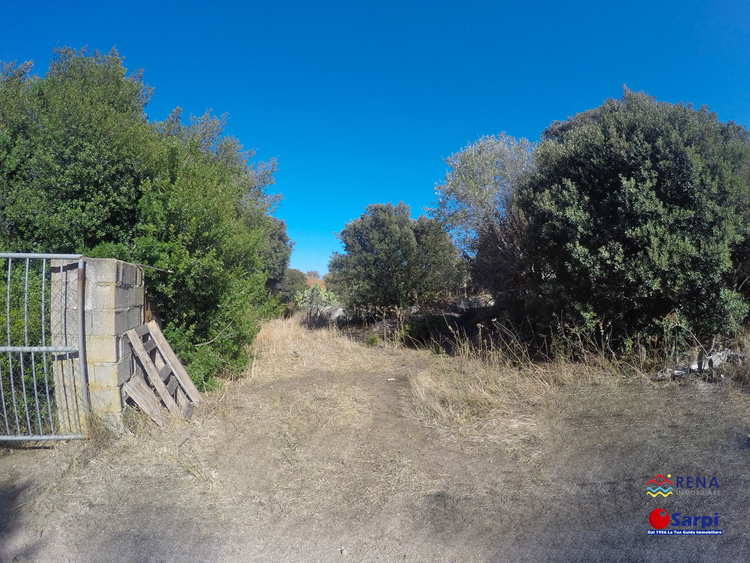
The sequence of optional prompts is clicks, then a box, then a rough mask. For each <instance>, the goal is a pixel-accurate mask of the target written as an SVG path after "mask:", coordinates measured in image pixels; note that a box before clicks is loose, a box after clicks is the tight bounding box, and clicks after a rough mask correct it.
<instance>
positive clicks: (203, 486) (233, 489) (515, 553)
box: [0, 323, 750, 563]
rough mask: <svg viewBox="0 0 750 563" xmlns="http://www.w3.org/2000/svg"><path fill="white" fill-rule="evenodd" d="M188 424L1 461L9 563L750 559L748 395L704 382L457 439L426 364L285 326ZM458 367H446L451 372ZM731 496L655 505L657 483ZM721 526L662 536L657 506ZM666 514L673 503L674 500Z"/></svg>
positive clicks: (606, 399) (646, 391)
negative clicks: (705, 481) (436, 402)
mask: <svg viewBox="0 0 750 563" xmlns="http://www.w3.org/2000/svg"><path fill="white" fill-rule="evenodd" d="M258 346H259V348H260V351H261V355H260V357H259V359H258V361H257V362H256V363H255V364H254V366H253V368H252V370H249V373H248V376H247V377H246V378H244V379H241V380H238V381H234V382H229V383H228V384H227V386H226V388H225V389H224V390H222V391H220V392H215V393H211V394H209V395H207V401H206V405H205V406H203V407H202V408H200V409H199V410H198V411H197V412H196V415H195V417H194V419H193V421H191V422H190V423H180V422H175V423H174V424H173V425H172V426H171V427H170V428H168V429H166V430H159V429H156V428H154V427H152V426H151V424H150V423H149V422H148V421H147V420H144V419H143V418H142V417H131V419H130V420H129V427H130V428H131V430H132V433H131V434H130V435H125V436H122V437H120V438H117V439H104V438H102V437H99V438H97V439H95V440H91V441H89V442H86V443H71V444H65V445H60V446H58V447H57V448H55V449H53V450H48V449H36V450H18V449H13V450H4V451H2V453H0V562H45V563H46V562H71V563H72V562H75V563H86V562H133V563H135V562H177V561H184V562H203V561H216V562H227V563H235V562H237V563H239V562H247V561H269V562H287V561H300V562H303V561H304V562H308V561H310V562H312V561H322V562H329V561H335V562H346V561H389V562H390V561H409V562H439V561H460V562H464V561H498V562H504V561H514V562H515V561H529V562H532V561H533V562H537V561H571V562H586V561H659V562H663V561H679V562H689V561H727V562H729V561H742V560H745V558H746V555H747V553H750V515H748V512H747V509H746V507H747V501H748V500H750V498H749V497H750V475H748V470H747V468H748V467H750V463H748V462H750V437H748V434H749V433H750V417H748V402H747V400H746V398H745V396H744V395H743V394H742V393H740V392H738V391H736V390H732V389H730V388H729V387H728V386H722V385H709V384H705V383H702V382H694V383H691V384H687V385H682V386H677V385H672V386H668V387H660V388H655V387H654V386H652V385H649V384H647V383H644V382H637V381H636V382H632V381H630V382H623V383H622V384H617V385H591V384H586V385H562V386H559V387H554V388H550V389H549V391H548V392H546V393H545V394H544V395H543V396H540V397H537V400H535V401H531V402H525V403H524V402H523V401H522V403H523V404H524V406H523V407H522V408H519V409H517V410H514V411H513V412H506V413H501V412H498V413H496V414H495V415H493V417H491V418H490V419H487V418H485V419H482V420H476V421H475V422H474V423H471V424H468V425H462V426H452V425H451V424H447V423H441V422H440V421H439V420H434V419H431V418H429V417H426V416H425V414H424V413H423V412H422V411H420V409H419V408H418V398H415V393H414V391H413V386H412V385H411V381H412V378H413V377H414V376H415V375H416V374H419V373H422V372H425V371H426V370H432V369H435V361H436V360H435V357H434V356H433V355H431V354H430V353H428V352H421V351H414V350H404V349H398V348H392V347H378V348H368V347H365V346H363V345H362V344H359V343H356V342H353V341H351V340H349V339H347V338H346V336H345V335H336V334H331V333H329V332H327V331H317V332H308V331H302V330H297V329H296V328H294V327H291V326H290V325H289V324H288V323H287V325H283V324H278V325H273V326H270V327H266V328H264V332H263V333H261V337H260V338H259V341H258ZM441 361H445V360H441ZM667 472H670V474H675V475H686V476H687V475H691V476H696V475H700V476H709V477H711V476H716V478H717V480H718V483H719V484H720V489H719V490H718V491H716V489H714V491H711V492H712V493H714V492H718V495H717V494H712V495H706V494H702V495H701V494H699V495H694V496H681V497H679V498H676V497H672V498H669V499H664V500H661V501H655V500H654V499H651V498H650V497H648V496H647V495H646V482H647V481H648V480H649V479H650V478H651V477H653V476H655V475H656V474H658V473H663V474H665V475H666V474H667ZM657 505H659V507H662V508H665V509H667V510H669V511H670V512H673V513H674V512H675V511H679V512H681V513H682V514H691V515H696V516H697V515H702V514H703V513H706V514H711V515H714V514H715V513H718V514H720V519H721V520H720V522H721V525H720V526H719V528H721V529H722V531H723V535H722V536H718V537H652V536H648V535H647V531H648V530H650V529H652V528H651V527H650V526H649V524H648V515H649V513H650V511H651V510H652V509H654V508H656V507H657ZM661 505H664V506H661Z"/></svg>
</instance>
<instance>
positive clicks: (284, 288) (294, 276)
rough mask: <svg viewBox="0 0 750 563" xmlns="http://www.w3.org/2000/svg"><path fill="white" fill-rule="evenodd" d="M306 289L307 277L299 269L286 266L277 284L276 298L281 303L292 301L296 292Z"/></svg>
mask: <svg viewBox="0 0 750 563" xmlns="http://www.w3.org/2000/svg"><path fill="white" fill-rule="evenodd" d="M306 290H307V277H306V276H305V274H303V273H302V272H301V271H300V270H297V269H294V268H287V269H286V271H285V272H284V277H283V279H282V281H281V285H280V286H279V291H278V298H279V301H281V302H282V303H292V302H294V301H295V295H297V293H298V292H303V291H306Z"/></svg>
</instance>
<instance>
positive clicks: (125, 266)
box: [117, 261, 143, 286]
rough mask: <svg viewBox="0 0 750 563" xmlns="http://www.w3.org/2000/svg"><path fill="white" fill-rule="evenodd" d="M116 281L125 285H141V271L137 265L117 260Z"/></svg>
mask: <svg viewBox="0 0 750 563" xmlns="http://www.w3.org/2000/svg"><path fill="white" fill-rule="evenodd" d="M117 265H118V277H117V282H118V283H120V284H123V285H127V286H137V285H143V272H142V270H141V268H140V267H139V266H136V265H135V264H130V263H128V262H120V261H118V264H117Z"/></svg>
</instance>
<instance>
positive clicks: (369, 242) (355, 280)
mask: <svg viewBox="0 0 750 563" xmlns="http://www.w3.org/2000/svg"><path fill="white" fill-rule="evenodd" d="M338 237H339V240H340V241H341V243H342V244H343V245H344V254H339V253H334V254H333V257H332V258H331V261H330V264H329V272H330V276H329V277H328V278H327V281H326V283H327V284H328V285H329V286H330V287H331V289H333V290H334V291H335V292H336V293H337V294H338V295H339V296H341V297H342V299H343V300H344V301H345V302H346V303H347V304H348V305H350V306H354V307H406V306H409V305H413V304H422V303H427V302H429V301H432V300H434V299H436V298H437V297H439V296H440V295H442V294H446V293H447V292H449V291H451V290H453V289H454V288H455V287H456V285H457V284H458V283H459V280H460V272H459V269H458V260H457V253H456V250H455V247H454V246H453V243H452V242H451V240H450V237H449V236H448V234H447V233H446V232H445V230H444V229H443V228H442V226H441V225H440V223H439V222H437V221H436V220H434V219H428V218H426V217H420V218H419V219H417V220H414V219H412V218H411V217H410V213H409V207H408V206H407V205H404V203H403V202H401V203H399V204H398V205H395V206H394V205H392V204H390V203H388V204H374V205H370V206H368V207H367V208H366V210H365V212H364V213H363V214H362V215H361V216H360V217H359V218H358V219H355V220H354V221H351V222H350V223H347V225H346V226H345V227H344V229H343V230H342V231H341V232H340V233H339V234H338ZM328 280H330V281H328Z"/></svg>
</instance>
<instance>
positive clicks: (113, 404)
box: [85, 258, 144, 428]
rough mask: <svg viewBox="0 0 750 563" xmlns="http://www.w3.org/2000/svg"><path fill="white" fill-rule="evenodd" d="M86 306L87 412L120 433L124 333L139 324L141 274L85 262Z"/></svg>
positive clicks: (123, 266)
mask: <svg viewBox="0 0 750 563" xmlns="http://www.w3.org/2000/svg"><path fill="white" fill-rule="evenodd" d="M85 303H86V305H85V319H86V321H85V331H86V359H87V367H88V382H89V385H88V388H89V403H90V408H91V412H92V413H93V414H94V415H96V416H98V417H99V418H101V419H104V420H106V421H108V422H109V423H110V425H112V426H114V427H115V428H121V427H122V420H121V416H120V415H121V414H122V408H123V400H122V396H121V387H122V385H123V383H125V382H126V381H127V380H128V379H129V378H130V375H131V374H132V366H133V360H132V358H131V355H132V350H131V349H130V345H129V344H128V342H127V338H126V337H125V333H126V332H127V331H128V330H130V329H131V328H135V327H137V326H140V325H141V324H143V304H144V282H143V270H142V268H140V267H139V266H136V265H135V264H129V263H127V262H122V261H121V260H113V259H95V258H86V292H85Z"/></svg>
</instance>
